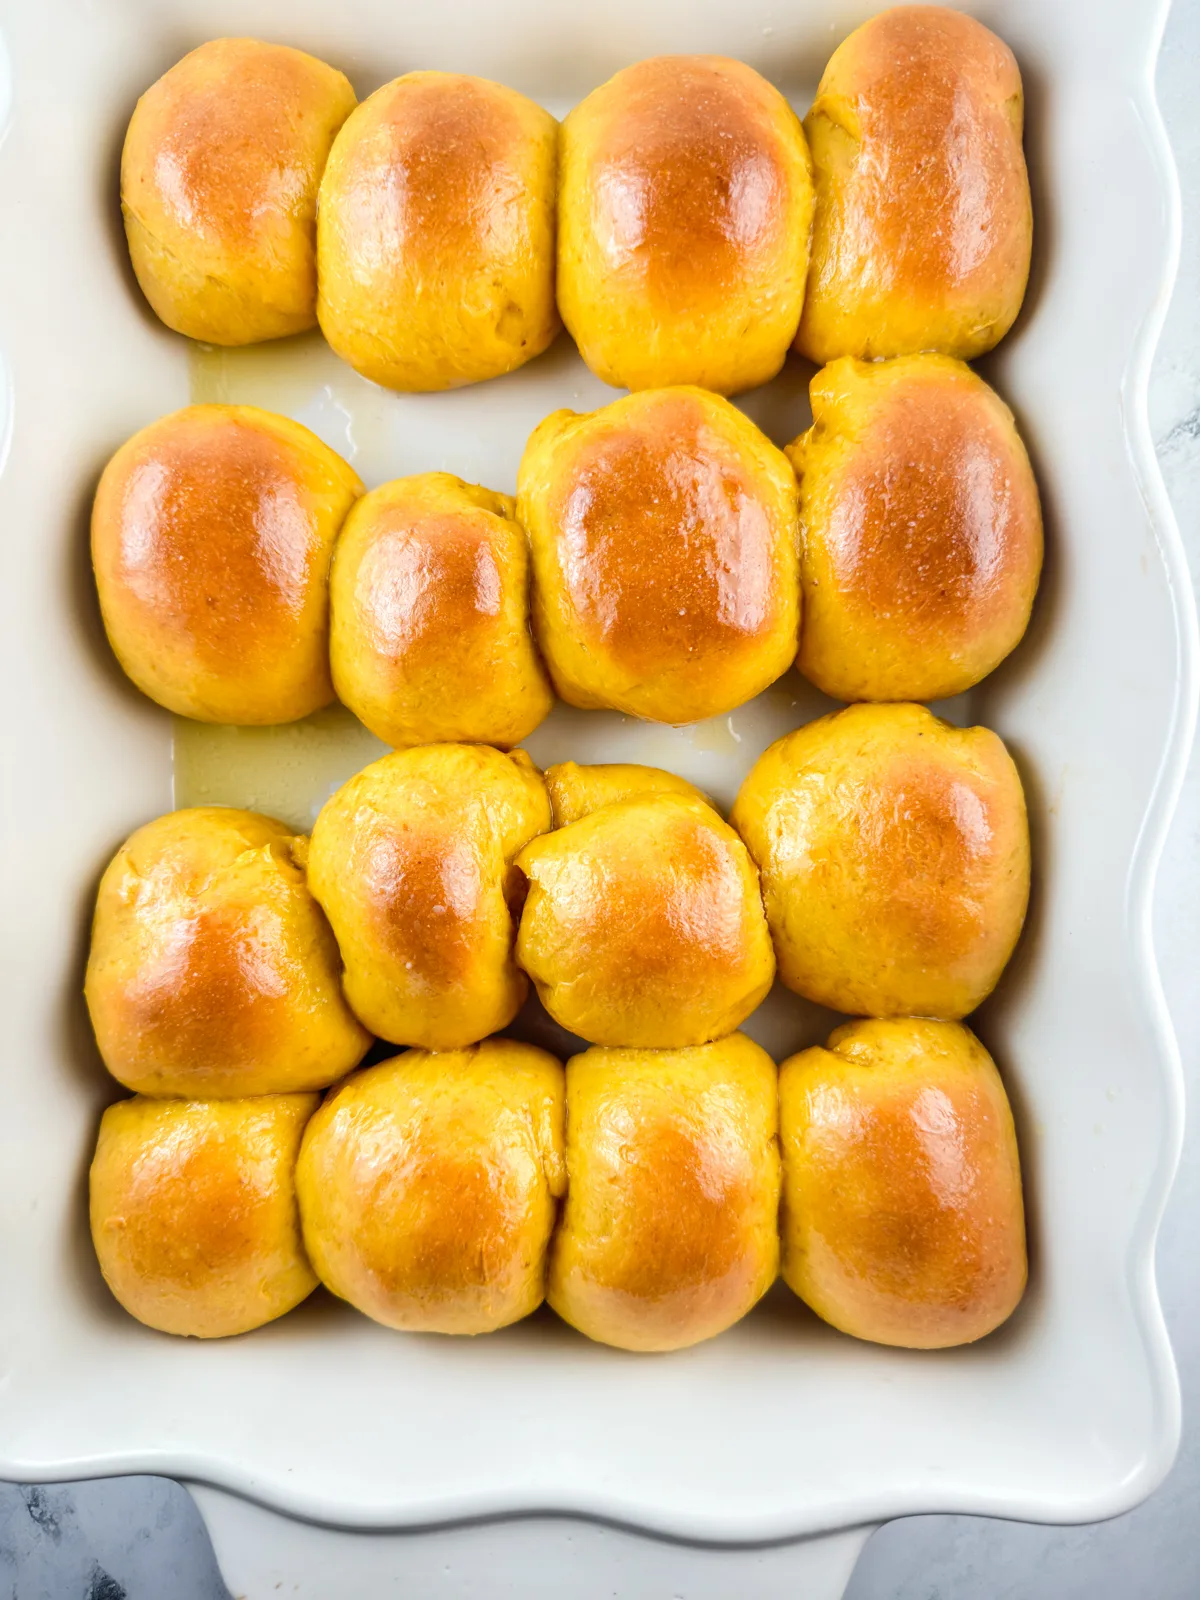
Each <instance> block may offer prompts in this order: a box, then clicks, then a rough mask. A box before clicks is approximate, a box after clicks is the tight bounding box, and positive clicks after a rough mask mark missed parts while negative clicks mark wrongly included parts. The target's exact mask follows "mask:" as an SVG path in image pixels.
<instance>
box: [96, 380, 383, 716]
mask: <svg viewBox="0 0 1200 1600" xmlns="http://www.w3.org/2000/svg"><path fill="white" fill-rule="evenodd" d="M361 493H362V484H361V483H360V482H359V480H358V478H357V476H356V475H355V473H354V472H353V471H352V470H351V469H350V467H349V466H347V464H346V463H345V462H344V461H343V460H342V458H341V457H340V456H339V455H337V454H336V452H335V451H333V450H331V449H330V448H329V447H328V445H326V444H323V443H322V442H321V440H320V439H318V438H317V436H316V434H314V433H310V432H309V430H308V429H307V428H303V427H301V426H300V424H299V423H298V422H292V421H291V420H290V419H289V418H287V417H280V416H276V415H275V414H274V413H272V412H270V411H260V410H259V409H258V408H257V407H256V406H225V405H203V406H187V407H185V409H184V410H182V411H175V412H172V414H171V415H170V416H167V417H163V418H161V419H160V420H159V421H158V422H152V423H151V424H150V426H149V427H146V428H143V429H142V430H141V432H140V433H136V434H134V436H133V438H132V439H130V440H129V441H128V442H127V443H126V444H124V445H122V446H121V448H120V449H119V450H118V451H117V453H116V455H115V456H113V458H112V460H111V461H110V462H109V463H108V465H107V467H105V469H104V472H103V475H102V476H101V479H100V483H99V486H98V488H97V490H96V499H95V503H94V506H93V508H92V566H93V569H94V571H95V576H96V588H97V590H98V592H99V596H100V611H101V614H102V616H103V618H104V626H105V629H106V631H107V633H108V638H109V642H110V644H111V645H112V647H113V650H114V651H115V653H116V656H117V659H118V661H120V663H121V665H122V667H123V668H124V669H125V671H126V672H127V673H128V674H129V676H130V677H131V678H132V679H133V681H134V683H136V684H137V686H138V688H139V689H140V690H141V691H142V693H143V694H146V695H149V696H150V698H151V699H152V700H156V701H157V702H158V704H159V705H161V706H165V707H166V708H167V710H168V711H175V712H177V713H178V714H179V715H180V716H184V717H193V718H195V719H196V720H197V721H199V722H222V723H237V724H243V725H251V724H258V725H261V724H267V723H276V722H294V721H296V719H297V718H299V717H306V716H308V715H309V714H310V713H311V712H313V711H318V710H320V708H321V707H322V706H325V705H328V704H329V702H330V701H331V700H332V699H333V684H332V682H331V680H330V676H329V563H330V557H331V555H332V551H333V541H334V538H335V537H336V535H337V532H338V529H339V528H340V527H341V525H342V521H343V519H344V518H345V516H346V513H347V512H348V511H349V509H350V507H351V506H352V505H353V504H354V501H355V500H356V499H357V497H358V496H359V495H360V494H361Z"/></svg>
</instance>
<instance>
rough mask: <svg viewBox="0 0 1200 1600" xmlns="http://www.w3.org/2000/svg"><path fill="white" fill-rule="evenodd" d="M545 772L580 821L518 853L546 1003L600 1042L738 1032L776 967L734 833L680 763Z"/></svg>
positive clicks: (703, 1038) (564, 810)
mask: <svg viewBox="0 0 1200 1600" xmlns="http://www.w3.org/2000/svg"><path fill="white" fill-rule="evenodd" d="M631 770H632V771H633V772H637V773H639V774H640V775H641V786H642V793H640V794H631V792H630V790H631V787H632V785H631V781H630V777H629V774H630V771H631ZM656 777H657V778H661V779H662V780H663V783H662V787H661V788H659V790H658V792H654V790H653V788H652V785H653V783H654V781H655V778H656ZM546 778H547V786H548V787H549V788H550V790H551V793H552V794H553V795H555V811H556V814H557V815H558V816H559V817H561V816H563V815H565V814H568V813H569V814H571V815H572V817H573V818H574V820H572V821H571V822H569V823H567V824H565V825H563V824H562V823H560V825H559V826H558V828H557V829H556V830H555V832H553V833H548V834H545V835H544V836H543V837H541V838H539V839H534V840H533V841H532V843H530V844H527V845H526V846H525V848H524V849H523V850H522V851H521V853H520V855H519V856H518V857H517V861H516V864H517V868H518V870H519V871H520V872H521V873H523V874H524V876H525V877H526V879H527V880H528V885H529V887H528V893H527V896H526V899H525V905H524V909H523V910H522V913H521V924H520V928H519V930H518V934H517V961H518V962H519V964H520V965H521V967H522V968H523V969H524V970H525V971H526V972H527V973H528V974H529V976H530V977H531V978H532V979H533V981H534V983H535V984H536V985H537V991H538V995H539V997H540V999H541V1001H542V1004H543V1005H544V1006H545V1008H546V1010H547V1011H548V1012H549V1013H550V1015H551V1016H552V1017H553V1018H554V1020H555V1021H556V1022H558V1023H561V1025H562V1026H563V1027H564V1028H567V1029H569V1030H570V1032H572V1033H575V1034H578V1035H579V1036H580V1037H581V1038H583V1039H588V1040H590V1041H591V1042H592V1043H593V1044H605V1045H641V1046H645V1047H667V1046H675V1045H689V1044H704V1043H706V1042H707V1041H708V1040H710V1039H719V1038H721V1037H723V1036H724V1035H725V1034H727V1033H732V1032H733V1030H734V1029H735V1028H736V1027H738V1026H739V1025H740V1024H741V1023H742V1022H744V1021H745V1020H746V1018H747V1017H748V1016H749V1015H750V1013H751V1012H752V1011H753V1010H754V1008H755V1007H756V1006H757V1005H758V1004H759V1002H760V1001H761V1000H762V999H763V997H764V996H765V995H766V993H767V991H768V989H769V988H770V987H771V982H772V980H773V979H774V976H775V957H774V955H773V953H772V950H771V938H770V934H769V933H768V932H767V924H766V919H765V917H764V916H763V909H762V897H761V894H760V892H759V886H758V872H757V870H756V868H755V866H754V863H753V862H752V861H751V859H750V856H749V854H748V852H747V850H746V847H745V845H744V844H743V843H742V841H741V840H740V839H739V838H738V836H737V834H736V833H735V832H734V831H733V829H732V828H731V827H729V825H728V824H727V823H726V822H723V821H722V819H721V818H720V816H718V814H717V812H716V811H715V810H714V808H713V807H712V805H711V804H710V803H709V802H708V801H707V800H706V799H705V798H704V796H703V795H701V794H699V792H698V791H696V790H694V789H691V786H690V785H686V786H684V787H685V788H686V789H690V790H691V792H690V793H686V792H684V793H680V792H678V791H676V792H672V785H681V784H682V780H680V779H673V778H672V774H670V773H661V774H655V773H653V771H652V770H650V769H644V768H643V769H636V768H634V769H629V768H622V767H617V768H615V769H614V768H603V767H602V768H597V769H594V770H589V769H588V768H587V767H576V766H575V765H574V763H570V764H568V766H567V768H566V771H565V772H564V771H562V770H560V769H556V768H554V767H551V768H550V769H549V770H548V772H547V774H546ZM606 779H607V782H608V783H609V784H611V790H610V793H611V796H612V798H611V799H610V798H608V796H607V795H606V794H605V787H606Z"/></svg>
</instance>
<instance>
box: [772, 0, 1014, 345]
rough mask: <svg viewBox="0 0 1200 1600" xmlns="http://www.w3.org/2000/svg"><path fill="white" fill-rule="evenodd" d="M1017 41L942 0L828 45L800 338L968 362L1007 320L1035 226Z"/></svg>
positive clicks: (808, 126)
mask: <svg viewBox="0 0 1200 1600" xmlns="http://www.w3.org/2000/svg"><path fill="white" fill-rule="evenodd" d="M1023 121H1024V99H1023V95H1022V90H1021V74H1020V71H1019V69H1018V67H1017V63H1016V61H1015V60H1014V59H1013V54H1012V51H1011V50H1009V48H1008V46H1007V45H1006V44H1004V43H1003V42H1002V41H1001V40H1000V39H998V38H997V37H996V36H995V34H994V33H990V32H989V31H988V29H987V28H985V27H984V26H983V25H982V24H981V23H979V22H976V21H975V20H974V19H973V18H972V17H968V16H965V15H964V14H963V13H962V12H960V11H951V10H948V9H946V8H945V7H942V6H897V7H895V8H894V9H893V10H891V11H884V12H881V13H880V14H879V15H878V16H876V17H873V18H872V19H871V20H870V21H869V22H865V23H864V24H863V25H862V27H861V28H858V29H857V30H856V31H855V32H854V33H852V34H851V35H850V37H849V38H848V39H846V40H845V41H844V43H842V44H841V45H840V46H839V47H838V49H837V50H836V51H835V52H834V54H833V56H832V57H831V59H830V61H829V65H828V66H827V67H826V68H825V72H824V74H823V75H822V78H821V83H820V86H819V88H818V90H817V98H816V100H815V102H814V103H813V107H812V110H811V111H810V112H809V114H808V116H807V117H806V118H805V120H804V126H805V130H806V132H807V134H808V141H809V147H810V149H811V151H812V159H813V166H814V170H815V175H816V208H815V212H814V220H813V238H812V260H811V264H810V268H809V276H808V290H807V293H806V296H805V301H804V311H803V315H802V316H801V319H800V331H799V333H798V334H797V337H796V348H797V349H798V350H799V351H800V353H801V355H805V356H807V357H808V358H809V360H810V361H815V362H817V363H818V364H822V363H824V362H827V361H832V360H834V359H835V357H837V356H861V357H863V358H866V359H873V358H876V357H879V356H899V355H913V354H916V353H917V352H919V351H922V350H935V351H940V352H942V353H943V354H945V355H952V356H960V357H961V358H962V359H963V360H964V361H970V360H972V359H973V358H974V357H975V356H978V355H982V354H983V352H984V351H985V350H990V349H991V348H992V346H993V345H995V344H997V343H998V342H999V341H1000V340H1001V339H1002V338H1003V337H1004V335H1005V334H1006V333H1007V332H1008V330H1009V328H1010V327H1011V326H1012V323H1013V321H1014V320H1015V318H1016V315H1017V312H1018V311H1019V310H1020V309H1021V301H1022V299H1023V298H1024V295H1025V285H1026V282H1027V280H1028V277H1029V258H1030V249H1031V241H1032V236H1033V222H1032V212H1031V208H1030V199H1029V177H1028V173H1027V172H1026V168H1025V154H1024V151H1023V149H1022V147H1021V134H1022V125H1023Z"/></svg>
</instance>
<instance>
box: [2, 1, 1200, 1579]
mask: <svg viewBox="0 0 1200 1600" xmlns="http://www.w3.org/2000/svg"><path fill="white" fill-rule="evenodd" d="M1130 3H1136V0H1130ZM1198 62H1200V0H1175V4H1174V7H1173V9H1172V14H1171V17H1170V19H1169V21H1168V25H1167V34H1166V40H1165V43H1164V47H1163V53H1162V58H1161V61H1160V64H1159V73H1158V88H1159V98H1160V101H1161V104H1162V108H1163V114H1164V117H1165V119H1166V123H1167V128H1168V131H1169V133H1170V137H1171V143H1172V146H1173V148H1174V151H1175V157H1176V161H1177V163H1178V167H1179V173H1180V180H1181V185H1182V189H1183V207H1184V218H1183V223H1184V226H1183V259H1182V265H1181V269H1180V275H1179V282H1178V284H1177V286H1176V290H1175V295H1174V299H1173V301H1172V305H1171V311H1170V314H1169V317H1168V320H1167V325H1166V329H1165V331H1164V334H1163V339H1162V344H1161V346H1160V348H1159V352H1158V356H1157V358H1156V361H1155V367H1154V375H1153V380H1152V384H1151V391H1150V404H1151V420H1152V423H1153V427H1154V435H1155V440H1156V442H1157V446H1158V452H1159V458H1160V460H1161V462H1162V468H1163V473H1164V475H1165V477H1166V482H1167V488H1168V490H1169V491H1170V494H1171V499H1172V502H1173V504H1174V506H1175V512H1176V515H1177V517H1178V519H1179V524H1180V527H1181V529H1182V532H1183V537H1184V541H1185V543H1186V544H1187V546H1188V549H1189V553H1190V556H1191V562H1192V570H1193V574H1200V115H1198V114H1197V99H1196V70H1197V63H1198ZM1198 906H1200V747H1198V753H1197V754H1196V755H1194V756H1193V760H1192V764H1191V768H1190V771H1189V774H1188V779H1187V783H1186V786H1185V789H1184V793H1183V797H1182V800H1181V803H1180V808H1179V812H1178V815H1177V817H1176V819H1175V823H1174V826H1173V828H1172V831H1171V836H1170V839H1169V842H1168V845H1167V850H1166V854H1165V856H1164V859H1163V863H1162V868H1161V871H1160V874H1159V887H1158V893H1157V899H1156V904H1155V936H1156V940H1157V945H1158V951H1159V959H1160V964H1161V968H1162V977H1163V984H1164V988H1165V990H1166V994H1167V1000H1168V1002H1169V1004H1170V1007H1171V1012H1172V1015H1173V1017H1174V1019H1175V1026H1176V1029H1177V1032H1178V1035H1179V1041H1180V1045H1181V1048H1182V1051H1183V1059H1184V1063H1185V1067H1186V1069H1187V1071H1188V1073H1189V1077H1193V1076H1194V1072H1195V1066H1196V1063H1197V1061H1200V983H1197V981H1196V958H1197V907H1198ZM1198 1215H1200V1125H1198V1123H1197V1120H1196V1119H1193V1120H1192V1123H1191V1126H1190V1127H1189V1131H1188V1134H1187V1139H1186V1144H1185V1150H1184V1156H1183V1161H1182V1163H1181V1166H1180V1170H1179V1177H1178V1179H1177V1182H1176V1185H1175V1189H1174V1192H1173V1194H1172V1197H1171V1202H1170V1206H1169V1208H1168V1211H1167V1216H1166V1220H1165V1223H1164V1226H1163V1230H1162V1234H1161V1237H1160V1241H1159V1252H1158V1275H1159V1283H1160V1286H1161V1290H1162V1298H1163V1302H1164V1306H1165V1310H1166V1316H1167V1321H1168V1323H1169V1325H1170V1329H1171V1335H1172V1339H1173V1341H1174V1346H1175V1353H1176V1358H1177V1360H1178V1364H1179V1372H1180V1379H1181V1382H1182V1386H1183V1403H1184V1438H1183V1446H1182V1450H1181V1452H1180V1456H1179V1460H1178V1462H1177V1464H1176V1467H1175V1469H1174V1472H1173V1473H1172V1475H1171V1477H1170V1478H1169V1479H1168V1481H1167V1483H1166V1484H1165V1485H1164V1486H1163V1488H1162V1489H1160V1490H1159V1492H1158V1493H1157V1494H1156V1495H1154V1496H1153V1497H1152V1498H1151V1499H1150V1500H1149V1501H1148V1502H1147V1503H1146V1504H1145V1505H1143V1506H1141V1507H1139V1508H1138V1509H1137V1510H1136V1511H1133V1512H1131V1513H1130V1514H1129V1515H1127V1516H1124V1517H1119V1518H1117V1519H1116V1520H1115V1521H1113V1522H1109V1523H1104V1524H1101V1525H1099V1526H1095V1527H1084V1528H1042V1527H1034V1526H1027V1525H1024V1524H1019V1523H1006V1522H997V1521H990V1520H986V1519H983V1518H976V1517H914V1518H910V1519H908V1520H906V1521H901V1522H893V1523H890V1524H888V1525H887V1526H886V1527H884V1528H882V1529H880V1531H879V1532H878V1533H876V1534H875V1536H874V1537H873V1538H872V1539H871V1541H870V1542H869V1544H868V1545H867V1547H866V1549H865V1551H864V1552H863V1555H862V1558H861V1560H860V1561H859V1564H858V1568H857V1570H856V1571H855V1574H854V1577H853V1578H852V1579H851V1582H850V1587H849V1589H848V1590H847V1594H846V1600H1195V1597H1196V1596H1197V1595H1200V1541H1197V1538H1196V1533H1195V1526H1194V1523H1195V1516H1196V1508H1197V1506H1200V1415H1197V1407H1196V1402H1197V1399H1198V1398H1200V1243H1198V1242H1197V1241H1198V1239H1200V1233H1198V1230H1197V1227H1196V1223H1195V1218H1196V1217H1197V1216H1198ZM512 1592H513V1593H517V1592H518V1590H517V1589H514V1590H513V1591H512ZM520 1592H522V1593H524V1594H530V1593H533V1592H535V1591H534V1590H532V1589H531V1588H530V1587H529V1586H528V1585H527V1584H524V1585H522V1586H521V1588H520ZM227 1596H228V1591H227V1590H226V1588H225V1586H224V1584H223V1583H222V1581H221V1578H220V1574H219V1573H218V1571H217V1568H216V1564H215V1562H214V1560H213V1557H212V1552H211V1550H210V1548H209V1545H208V1540H207V1537H206V1535H205V1533H204V1529H203V1526H202V1524H201V1523H200V1519H199V1516H198V1515H197V1513H196V1510H195V1507H194V1506H193V1504H192V1502H191V1500H190V1498H189V1497H188V1495H187V1494H186V1492H185V1491H184V1490H183V1489H181V1488H179V1487H178V1486H177V1485H175V1484H172V1483H168V1482H166V1481H165V1480H162V1479H157V1478H126V1479H116V1480H113V1481H111V1482H108V1483H93V1484H76V1485H62V1486H55V1487H43V1488H29V1487H18V1486H9V1485H0V1597H3V1600H68V1597H70V1600H75V1597H79V1600H227Z"/></svg>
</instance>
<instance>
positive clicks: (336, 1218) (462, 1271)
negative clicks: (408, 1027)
mask: <svg viewBox="0 0 1200 1600" xmlns="http://www.w3.org/2000/svg"><path fill="white" fill-rule="evenodd" d="M565 1183H566V1170H565V1167H564V1163H563V1070H562V1066H561V1065H560V1063H559V1062H558V1061H556V1060H555V1058H554V1057H553V1056H551V1055H547V1054H546V1052H545V1051H544V1050H535V1049H534V1048H533V1047H532V1046H531V1045H527V1044H517V1043H516V1042H515V1041H512V1040H508V1039H485V1040H484V1042H483V1043H482V1044H479V1045H476V1046H474V1047H472V1048H471V1049H469V1050H450V1051H445V1052H442V1053H441V1054H438V1055H430V1054H428V1053H427V1052H425V1051H423V1050H410V1051H408V1052H407V1053H406V1054H405V1055H402V1056H396V1057H395V1058H394V1059H393V1060H391V1061H381V1062H380V1063H379V1064H378V1066H374V1067H367V1068H364V1070H363V1071H361V1072H356V1073H354V1074H353V1075H352V1076H351V1077H349V1078H347V1079H346V1081H345V1083H342V1084H339V1085H338V1086H337V1088H336V1089H334V1090H332V1091H331V1092H330V1094H329V1095H328V1096H327V1097H326V1100H325V1103H324V1105H323V1106H322V1107H321V1109H320V1110H319V1111H318V1112H317V1114H316V1116H315V1117H314V1118H313V1120H312V1122H311V1123H310V1124H309V1127H308V1131H307V1134H306V1136H305V1140H304V1147H303V1149H302V1151H301V1154H300V1163H299V1166H298V1168H297V1173H296V1185H297V1190H298V1192H299V1197H300V1211H301V1215H302V1217H303V1220H304V1239H305V1243H306V1245H307V1247H308V1253H309V1257H310V1259H311V1260H312V1263H313V1266H314V1267H315V1268H316V1270H317V1272H318V1274H319V1275H320V1278H321V1281H322V1282H323V1283H324V1284H325V1285H326V1287H327V1288H329V1289H331V1290H332V1291H333V1293H334V1294H336V1295H338V1296H340V1297H341V1298H342V1299H343V1300H348V1301H349V1302H350V1304H351V1305H353V1306H355V1307H356V1308H357V1309H358V1310H359V1311H362V1312H364V1313H365V1314H366V1315H367V1316H368V1317H373V1318H374V1319H375V1321H376V1322H382V1323H384V1324H386V1326H388V1327H389V1328H404V1329H408V1330H411V1331H414V1332H422V1333H456V1334H472V1333H490V1332H492V1331H493V1330H494V1329H496V1328H503V1327H506V1326H507V1325H508V1324H509V1323H511V1322H516V1321H518V1320H519V1319H520V1318H521V1317H527V1316H528V1315H529V1313H530V1312H531V1311H535V1310H536V1309H537V1307H538V1306H539V1305H540V1304H541V1302H542V1295H543V1292H544V1289H545V1277H546V1246H547V1243H548V1241H549V1238H550V1230H551V1229H552V1228H553V1226H554V1220H555V1212H556V1204H555V1202H556V1200H557V1198H558V1196H559V1195H561V1194H562V1192H563V1188H564V1185H565Z"/></svg>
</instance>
